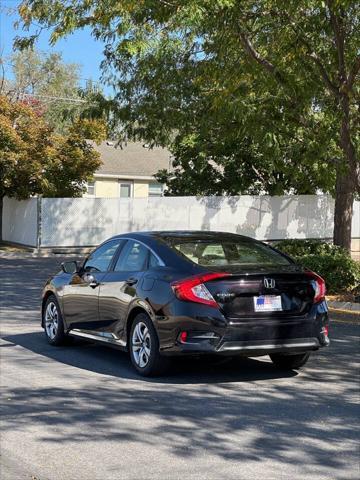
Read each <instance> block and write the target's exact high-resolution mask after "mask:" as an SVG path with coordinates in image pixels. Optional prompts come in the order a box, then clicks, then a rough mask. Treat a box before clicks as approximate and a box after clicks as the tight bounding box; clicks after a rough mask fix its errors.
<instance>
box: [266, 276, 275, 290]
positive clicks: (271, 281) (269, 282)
mask: <svg viewBox="0 0 360 480" xmlns="http://www.w3.org/2000/svg"><path fill="white" fill-rule="evenodd" d="M264 285H265V288H275V280H274V279H273V278H264Z"/></svg>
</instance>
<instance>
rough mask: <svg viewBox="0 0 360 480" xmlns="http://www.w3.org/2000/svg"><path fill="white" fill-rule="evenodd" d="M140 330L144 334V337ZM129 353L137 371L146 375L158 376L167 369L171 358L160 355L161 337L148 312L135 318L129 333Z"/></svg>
mask: <svg viewBox="0 0 360 480" xmlns="http://www.w3.org/2000/svg"><path fill="white" fill-rule="evenodd" d="M139 332H140V333H142V334H143V337H142V339H141V338H140V337H139ZM129 353H130V359H131V363H132V364H133V366H134V367H135V369H136V371H137V372H138V373H139V374H140V375H142V376H144V377H152V376H158V375H161V374H163V373H165V371H166V370H167V368H168V366H169V359H168V358H166V357H163V356H161V355H160V352H159V338H158V335H157V333H156V330H155V327H154V325H153V323H152V321H151V320H150V318H149V317H148V315H146V313H139V314H138V315H136V317H135V318H134V321H133V323H132V325H131V329H130V334H129Z"/></svg>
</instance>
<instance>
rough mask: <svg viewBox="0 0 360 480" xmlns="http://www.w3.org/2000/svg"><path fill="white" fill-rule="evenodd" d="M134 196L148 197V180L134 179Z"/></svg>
mask: <svg viewBox="0 0 360 480" xmlns="http://www.w3.org/2000/svg"><path fill="white" fill-rule="evenodd" d="M133 195H134V197H137V198H139V197H148V196H149V182H148V181H140V180H137V181H134V194H133Z"/></svg>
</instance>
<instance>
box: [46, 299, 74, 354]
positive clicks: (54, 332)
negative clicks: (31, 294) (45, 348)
mask: <svg viewBox="0 0 360 480" xmlns="http://www.w3.org/2000/svg"><path fill="white" fill-rule="evenodd" d="M42 315H43V318H42V324H43V327H44V331H45V337H46V339H47V341H48V342H49V343H50V345H56V346H58V345H63V344H64V343H66V340H67V339H68V336H67V335H66V333H65V332H64V321H63V318H62V314H61V310H60V307H59V303H58V301H57V299H56V297H55V295H50V296H49V297H48V299H47V300H46V303H45V305H44V308H43V313H42ZM51 315H52V318H51Z"/></svg>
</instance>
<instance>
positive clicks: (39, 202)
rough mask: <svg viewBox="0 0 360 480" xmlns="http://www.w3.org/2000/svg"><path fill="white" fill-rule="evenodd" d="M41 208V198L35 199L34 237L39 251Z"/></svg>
mask: <svg viewBox="0 0 360 480" xmlns="http://www.w3.org/2000/svg"><path fill="white" fill-rule="evenodd" d="M41 207H42V198H41V197H38V198H37V216H36V218H37V226H36V230H37V233H36V237H37V242H36V243H37V248H38V249H40V247H41Z"/></svg>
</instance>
